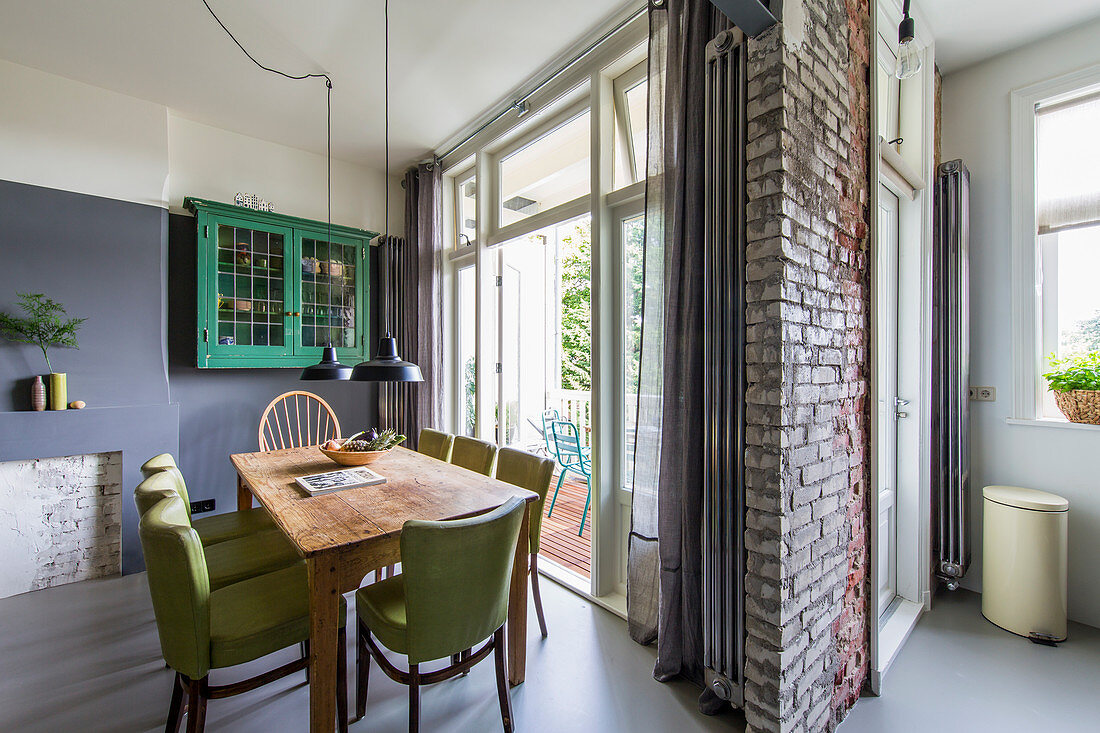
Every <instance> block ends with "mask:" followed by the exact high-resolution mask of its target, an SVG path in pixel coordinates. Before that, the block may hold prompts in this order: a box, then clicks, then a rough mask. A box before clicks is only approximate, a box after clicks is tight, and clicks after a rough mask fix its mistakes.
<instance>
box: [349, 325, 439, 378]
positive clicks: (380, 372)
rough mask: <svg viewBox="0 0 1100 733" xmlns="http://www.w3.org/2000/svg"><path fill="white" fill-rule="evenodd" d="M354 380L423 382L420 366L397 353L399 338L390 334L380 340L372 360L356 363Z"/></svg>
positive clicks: (353, 373) (352, 371)
mask: <svg viewBox="0 0 1100 733" xmlns="http://www.w3.org/2000/svg"><path fill="white" fill-rule="evenodd" d="M351 380H352V381H353V382H423V381H424V375H423V374H421V373H420V367H418V366H417V365H416V364H413V363H412V362H411V361H404V360H403V359H402V358H401V356H400V355H399V354H398V353H397V339H395V338H394V337H393V336H390V335H389V334H386V336H384V337H383V338H380V339H379V340H378V351H377V352H375V355H374V358H373V359H371V360H370V361H364V362H361V363H359V364H356V365H355V368H354V369H352V370H351Z"/></svg>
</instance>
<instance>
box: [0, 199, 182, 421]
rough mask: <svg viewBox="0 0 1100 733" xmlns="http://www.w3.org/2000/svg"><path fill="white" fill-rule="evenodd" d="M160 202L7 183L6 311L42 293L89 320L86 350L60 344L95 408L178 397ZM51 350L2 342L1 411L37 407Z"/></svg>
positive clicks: (75, 387) (3, 226)
mask: <svg viewBox="0 0 1100 733" xmlns="http://www.w3.org/2000/svg"><path fill="white" fill-rule="evenodd" d="M167 226H168V214H167V212H165V211H164V210H163V209H161V208H158V207H156V206H144V205H142V204H132V203H127V202H125V201H116V200H114V199H106V198H100V197H98V196H87V195H84V194H77V193H70V192H68V191H58V190H55V189H50V188H41V187H39V186H28V185H25V184H21V183H11V182H8V181H0V310H3V311H6V312H13V310H14V303H15V300H16V296H15V294H16V292H32V293H35V292H41V293H45V294H46V295H48V296H50V297H51V298H53V299H54V300H57V301H59V302H61V303H62V304H63V305H64V306H65V307H66V309H67V310H68V313H69V315H70V316H71V317H86V318H88V320H87V322H85V323H84V325H83V326H82V327H81V328H80V331H79V333H78V334H77V339H78V341H79V343H80V348H79V349H76V350H74V349H62V348H54V349H50V360H51V361H52V362H53V367H54V370H55V371H59V372H67V373H68V375H69V376H68V382H69V395H70V397H69V399H70V400H75V399H81V400H84V401H85V402H87V403H88V406H89V407H118V406H122V405H151V404H163V403H167V402H168V375H167V369H166V359H165V351H164V346H163V345H164V338H163V334H164V288H163V284H162V276H161V273H162V270H163V258H164V254H165V248H164V241H165V238H166V233H167ZM47 371H48V370H47V369H46V364H45V362H44V361H43V360H42V352H40V351H39V350H38V349H37V348H35V347H34V346H27V345H21V344H13V343H12V342H10V341H7V340H6V339H0V411H4V412H6V411H9V410H26V409H30V387H29V385H30V379H31V378H32V377H33V375H35V374H46V373H47Z"/></svg>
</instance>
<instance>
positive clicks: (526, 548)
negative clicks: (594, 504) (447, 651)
mask: <svg viewBox="0 0 1100 733" xmlns="http://www.w3.org/2000/svg"><path fill="white" fill-rule="evenodd" d="M530 531H531V511H530V508H529V506H528V508H527V509H525V510H524V512H523V521H521V522H520V525H519V542H517V543H516V557H515V559H513V560H512V588H511V590H510V591H509V593H508V681H509V682H511V683H512V686H513V687H514V686H516V685H518V684H520V683H522V682H523V679H524V677H525V676H526V674H527V570H528V557H529V555H530V553H531V547H530V538H529V534H530Z"/></svg>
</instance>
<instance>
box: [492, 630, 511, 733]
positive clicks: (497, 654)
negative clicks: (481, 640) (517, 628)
mask: <svg viewBox="0 0 1100 733" xmlns="http://www.w3.org/2000/svg"><path fill="white" fill-rule="evenodd" d="M504 651H505V650H504V627H503V626H501V627H500V628H499V629H497V630H496V631H494V632H493V657H494V658H495V659H496V666H497V698H498V699H499V700H500V719H501V722H503V723H504V733H512V731H513V730H514V729H515V727H514V725H513V723H512V698H510V697H509V696H508V671H507V669H506V667H505V663H504Z"/></svg>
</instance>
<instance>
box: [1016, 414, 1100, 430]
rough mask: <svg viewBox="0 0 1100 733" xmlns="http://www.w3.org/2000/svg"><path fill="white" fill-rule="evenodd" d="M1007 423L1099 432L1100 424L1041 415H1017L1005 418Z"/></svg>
mask: <svg viewBox="0 0 1100 733" xmlns="http://www.w3.org/2000/svg"><path fill="white" fill-rule="evenodd" d="M1005 422H1006V423H1008V424H1009V425H1027V426H1030V427H1035V428H1068V429H1070V430H1090V431H1092V432H1100V425H1087V424H1085V423H1079V422H1070V421H1069V420H1065V419H1060V418H1056V417H1042V418H1039V419H1037V420H1025V419H1021V418H1017V417H1010V418H1007V419H1005Z"/></svg>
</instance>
